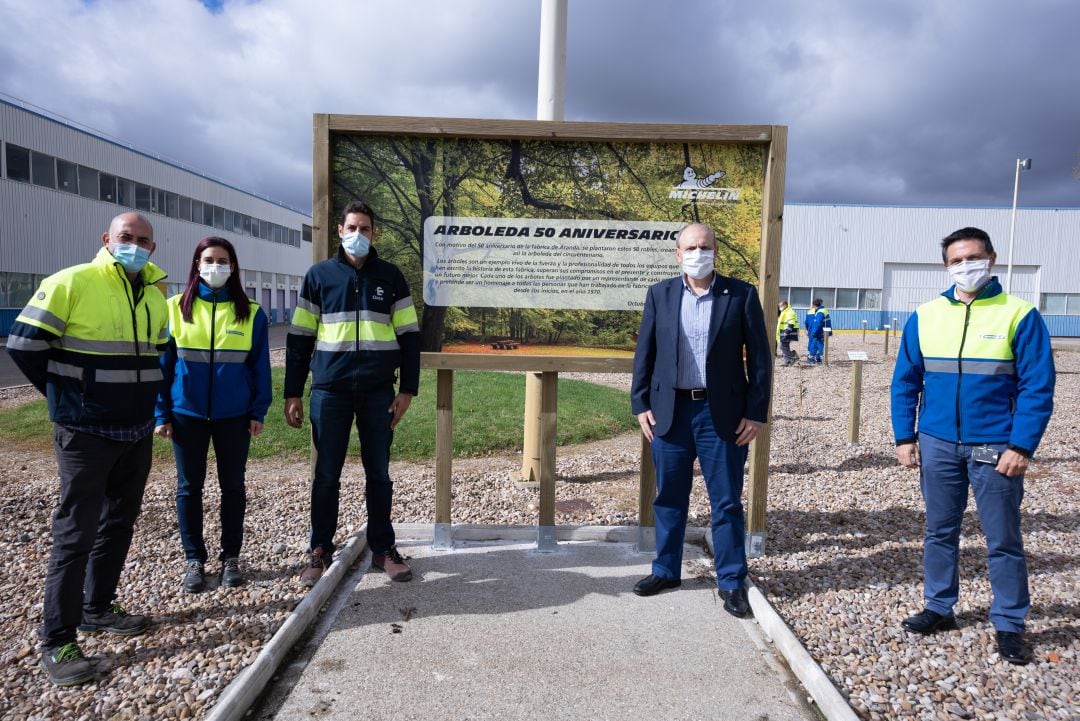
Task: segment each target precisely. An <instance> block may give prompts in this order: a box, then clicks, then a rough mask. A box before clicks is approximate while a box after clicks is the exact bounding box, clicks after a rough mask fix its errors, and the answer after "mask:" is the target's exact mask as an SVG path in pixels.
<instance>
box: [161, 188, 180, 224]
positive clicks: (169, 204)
mask: <svg viewBox="0 0 1080 721" xmlns="http://www.w3.org/2000/svg"><path fill="white" fill-rule="evenodd" d="M165 215H167V216H169V217H170V218H177V217H179V216H180V196H179V195H177V194H176V193H165Z"/></svg>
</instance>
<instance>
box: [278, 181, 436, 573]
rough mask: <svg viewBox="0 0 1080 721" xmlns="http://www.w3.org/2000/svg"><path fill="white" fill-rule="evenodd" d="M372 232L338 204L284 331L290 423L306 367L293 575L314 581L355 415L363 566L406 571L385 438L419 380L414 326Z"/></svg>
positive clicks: (411, 310) (334, 521)
mask: <svg viewBox="0 0 1080 721" xmlns="http://www.w3.org/2000/svg"><path fill="white" fill-rule="evenodd" d="M375 235H376V230H375V213H374V211H372V210H371V208H369V207H368V206H367V205H365V204H364V203H361V202H358V201H354V202H352V203H350V204H349V205H348V206H346V207H345V210H344V212H343V213H342V214H341V224H340V225H338V237H339V238H340V240H341V245H340V247H339V248H338V252H337V255H336V256H335V257H333V258H330V259H329V260H324V261H322V262H319V263H316V264H315V265H313V266H311V268H310V269H309V270H308V272H307V274H306V275H305V276H304V285H303V287H302V288H301V290H300V298H299V301H298V302H297V306H296V310H295V311H293V317H292V325H291V326H290V327H289V334H288V337H287V339H286V356H285V421H286V423H288V424H289V425H290V426H293V427H294V428H299V427H300V425H301V423H302V422H303V419H304V404H303V402H302V400H301V395H302V394H303V392H304V384H305V383H306V382H307V376H308V372H309V371H310V373H311V440H312V444H313V445H314V446H315V463H314V466H313V469H312V479H311V545H310V548H311V551H310V554H309V558H308V564H307V567H306V568H304V570H303V572H302V573H301V576H300V580H301V582H302V583H304V585H307V586H313V585H315V583H316V582H318V580H319V578H320V577H321V576H322V574H323V572H324V571H325V570H326V569H327V568H328V567H329V565H330V562H331V559H332V557H333V554H334V549H335V546H334V534H335V533H336V532H337V525H338V501H339V493H340V488H341V470H342V468H343V467H344V465H345V453H346V451H347V450H348V448H349V434H350V432H351V431H352V425H353V423H354V422H355V423H356V429H357V433H358V435H359V438H360V460H361V462H362V463H363V466H364V476H365V480H366V495H367V514H368V523H367V541H368V546H370V548H371V553H372V557H371V565H372V567H373V568H375V569H377V570H380V571H385V572H386V574H387V575H388V576H389V577H390V578H391V579H392V580H394V581H408V580H409V579H411V578H412V570H411V569H410V568H409V565H408V564H407V563H406V562H405V561H406V559H405V558H404V557H403V556H402V555H401V554H400V553H399V552H398V550H397V546H396V545H395V542H394V541H395V539H394V527H393V526H392V525H391V523H390V508H391V500H392V497H393V484H392V482H391V480H390V445H391V443H392V442H393V440H394V428H395V427H396V426H397V424H398V423H399V422H400V421H401V418H402V416H404V415H405V412H406V411H407V410H408V409H409V404H410V403H411V402H412V399H413V397H414V396H416V393H417V391H418V389H419V386H420V326H419V324H418V323H417V318H416V308H415V306H413V302H412V295H411V294H410V293H409V286H408V285H407V284H406V282H405V276H403V275H402V274H401V271H400V270H399V269H398V267H397V266H396V265H393V264H392V263H388V262H387V261H385V260H382V259H381V258H379V254H378V253H376V252H375V248H374V247H372V241H374V239H375ZM399 370H400V372H401V378H400V382H399V384H398V389H397V391H396V392H395V390H394V383H395V381H397V375H398V371H399Z"/></svg>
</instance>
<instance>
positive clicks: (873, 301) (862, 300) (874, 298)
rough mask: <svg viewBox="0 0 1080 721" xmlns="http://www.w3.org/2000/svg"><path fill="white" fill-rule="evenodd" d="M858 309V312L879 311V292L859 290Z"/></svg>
mask: <svg viewBox="0 0 1080 721" xmlns="http://www.w3.org/2000/svg"><path fill="white" fill-rule="evenodd" d="M859 309H860V310H880V309H881V291H880V290H860V291H859Z"/></svg>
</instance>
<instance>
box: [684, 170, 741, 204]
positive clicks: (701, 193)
mask: <svg viewBox="0 0 1080 721" xmlns="http://www.w3.org/2000/svg"><path fill="white" fill-rule="evenodd" d="M725 175H727V173H726V172H725V171H723V170H717V171H716V172H715V173H710V174H709V175H706V176H705V177H704V178H699V177H698V174H697V171H696V170H694V169H693V168H691V167H690V166H687V167H686V168H685V169H684V170H683V180H682V182H681V183H679V184H677V185H676V186H674V187H673V188H672V189H671V192H670V193H668V198H670V199H672V200H695V201H697V202H699V203H736V202H738V200H739V189H738V188H713V187H712V185H713V183H715V182H716V181H718V180H720V179H721V178H723V177H724V176H725Z"/></svg>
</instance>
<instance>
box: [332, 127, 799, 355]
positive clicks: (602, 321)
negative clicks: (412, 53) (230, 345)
mask: <svg viewBox="0 0 1080 721" xmlns="http://www.w3.org/2000/svg"><path fill="white" fill-rule="evenodd" d="M315 120H316V148H315V150H316V158H315V160H316V162H315V166H316V188H315V198H314V201H315V202H314V205H315V207H314V225H315V230H314V234H315V241H316V245H315V248H314V255H315V256H316V258H319V257H326V255H328V254H330V253H333V252H336V248H337V233H336V226H337V221H338V218H337V216H338V214H339V213H340V210H341V209H342V208H343V207H344V206H345V204H346V203H348V202H349V201H350V200H353V199H357V198H358V199H362V200H364V201H365V202H367V203H368V204H369V205H371V206H372V207H373V208H374V209H375V211H376V213H378V215H379V217H378V219H377V226H378V228H379V235H378V236H377V238H376V240H375V248H376V249H377V251H378V252H379V254H380V256H381V257H384V258H387V259H389V260H391V261H392V262H394V263H396V264H397V265H398V266H399V267H401V268H402V270H403V271H404V272H405V274H406V278H407V279H408V280H409V282H410V285H411V287H412V288H413V293H414V300H415V301H418V305H420V306H421V332H422V335H423V346H424V349H425V350H429V351H430V350H439V349H440V348H442V346H443V344H444V342H453V341H455V340H460V339H463V338H465V339H468V338H481V339H482V338H484V337H486V336H498V335H506V336H514V337H521V338H522V339H523V340H529V341H535V342H539V343H544V342H555V343H562V344H565V343H570V344H577V345H590V344H595V345H602V346H607V347H624V348H627V347H632V342H633V334H634V332H635V331H636V327H637V324H638V322H639V319H640V313H639V312H638V311H639V310H640V308H641V306H642V304H643V302H644V299H645V292H646V289H647V288H648V286H649V285H651V284H652V283H655V282H657V281H659V280H662V279H664V278H670V277H672V276H674V275H677V274H678V272H679V269H678V267H677V265H676V261H675V254H674V250H675V244H676V236H677V234H678V231H679V230H680V229H681V228H682V227H684V226H685V225H686V224H687V223H691V222H702V223H707V224H708V225H710V226H712V227H713V228H714V229H715V231H716V233H717V266H718V269H719V271H720V272H721V273H724V274H726V275H731V276H735V277H739V278H742V279H744V280H748V281H750V282H752V283H755V284H761V282H762V280H763V278H762V277H761V274H762V272H763V270H764V264H763V263H762V254H761V250H762V246H763V242H762V241H763V238H762V233H763V228H766V227H767V226H766V223H765V222H764V221H763V218H764V217H765V215H767V213H766V212H765V210H766V209H765V206H764V203H765V196H766V187H765V178H766V170H767V162H768V155H769V151H770V148H772V147H773V145H772V140H773V135H774V133H775V132H776V130H777V129H776V128H773V127H771V126H672V125H626V124H600V123H561V122H542V121H537V122H532V121H468V120H452V119H435V118H381V117H366V116H325V115H324V116H315ZM780 130H781V131H782V129H780Z"/></svg>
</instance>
